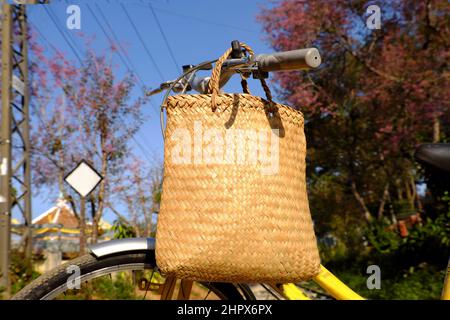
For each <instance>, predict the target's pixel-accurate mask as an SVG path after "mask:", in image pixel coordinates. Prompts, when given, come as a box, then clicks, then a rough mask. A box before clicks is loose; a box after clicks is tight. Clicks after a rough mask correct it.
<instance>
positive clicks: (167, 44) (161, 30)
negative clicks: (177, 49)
mask: <svg viewBox="0 0 450 320" xmlns="http://www.w3.org/2000/svg"><path fill="white" fill-rule="evenodd" d="M148 7H149V8H150V10H151V12H152V14H153V17H154V18H155V21H156V24H157V25H158V28H159V31H160V32H161V36H162V37H163V39H164V42H165V43H166V47H167V49H168V50H169V53H170V56H171V57H172V61H173V63H174V64H175V67H176V68H177V72H178V71H179V70H180V66H179V65H178V62H177V59H175V55H174V54H173V51H172V48H171V47H170V45H169V41H167V37H166V35H165V33H164V30H163V28H162V26H161V23H160V22H159V19H158V16H157V15H156V12H155V10H153V6H152V4H151V3H149V4H148Z"/></svg>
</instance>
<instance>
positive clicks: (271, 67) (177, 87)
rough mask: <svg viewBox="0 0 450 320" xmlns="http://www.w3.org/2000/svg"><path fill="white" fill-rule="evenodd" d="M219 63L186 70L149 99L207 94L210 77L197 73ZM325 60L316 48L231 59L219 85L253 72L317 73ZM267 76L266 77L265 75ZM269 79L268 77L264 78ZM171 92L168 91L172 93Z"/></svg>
mask: <svg viewBox="0 0 450 320" xmlns="http://www.w3.org/2000/svg"><path fill="white" fill-rule="evenodd" d="M215 61H216V60H212V61H207V62H204V63H202V64H199V65H197V66H191V65H189V66H185V67H186V68H184V69H183V71H184V73H183V74H182V75H181V76H180V77H179V78H178V79H177V80H173V81H167V82H164V83H162V84H161V85H160V87H159V88H157V89H154V90H152V91H150V92H147V95H153V94H156V93H159V92H161V91H162V90H165V89H170V90H174V92H185V91H186V90H187V91H189V90H192V89H194V90H195V91H198V92H200V93H206V90H207V87H208V81H209V79H210V78H209V77H200V78H199V77H197V76H196V72H197V71H198V70H209V69H211V68H212V66H211V64H212V63H214V62H215ZM321 62H322V59H321V57H320V53H319V50H317V49H316V48H306V49H297V50H291V51H285V52H278V53H272V54H259V55H256V56H252V57H249V56H244V57H241V58H231V59H227V60H225V61H224V63H223V64H222V74H221V78H220V81H219V84H220V87H222V86H223V85H225V83H226V82H227V81H228V80H229V79H230V78H231V76H232V75H233V74H235V73H243V74H247V76H248V75H249V74H251V73H252V72H255V73H257V72H263V73H267V72H271V71H289V70H302V69H315V68H317V67H319V65H320V64H321ZM263 76H264V75H263ZM265 77H267V75H266V76H265ZM170 90H169V91H170Z"/></svg>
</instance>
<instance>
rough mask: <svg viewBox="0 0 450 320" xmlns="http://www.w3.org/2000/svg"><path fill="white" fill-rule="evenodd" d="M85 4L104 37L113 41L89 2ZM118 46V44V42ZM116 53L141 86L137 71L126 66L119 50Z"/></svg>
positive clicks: (142, 84)
mask: <svg viewBox="0 0 450 320" xmlns="http://www.w3.org/2000/svg"><path fill="white" fill-rule="evenodd" d="M86 6H87V7H88V10H89V11H90V13H91V15H92V16H93V17H94V20H95V21H96V22H97V24H98V26H99V27H100V29H101V30H102V32H103V34H104V35H105V37H106V38H107V39H108V40H109V42H110V43H111V44H113V43H114V41H113V40H112V39H111V37H110V36H109V35H108V33H107V32H106V30H105V28H103V25H102V24H101V23H100V21H99V20H98V18H97V16H96V15H95V13H94V11H93V10H92V9H91V6H90V5H89V3H87V4H86ZM118 45H119V47H121V46H120V44H119V43H118ZM117 55H118V56H119V58H120V60H121V61H122V63H123V65H124V66H125V68H126V69H127V70H128V72H131V73H133V74H135V75H136V77H137V78H138V81H139V82H140V84H141V86H142V87H143V86H144V83H143V82H142V79H141V78H140V77H139V75H138V74H137V72H135V71H134V70H131V69H130V66H128V64H127V62H126V61H125V59H124V57H123V56H122V54H121V53H120V51H117Z"/></svg>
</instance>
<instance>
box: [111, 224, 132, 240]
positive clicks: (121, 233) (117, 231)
mask: <svg viewBox="0 0 450 320" xmlns="http://www.w3.org/2000/svg"><path fill="white" fill-rule="evenodd" d="M111 230H112V231H114V239H124V238H134V237H136V232H135V231H134V229H133V227H132V226H130V225H129V224H127V223H126V222H125V221H123V220H122V219H118V220H115V221H114V224H113V226H112V227H111Z"/></svg>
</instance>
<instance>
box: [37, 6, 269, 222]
mask: <svg viewBox="0 0 450 320" xmlns="http://www.w3.org/2000/svg"><path fill="white" fill-rule="evenodd" d="M50 2H51V4H50V5H49V8H48V9H49V10H44V6H42V5H36V6H29V8H28V17H29V21H30V22H31V24H30V27H31V28H32V27H36V28H37V30H38V32H40V33H41V34H43V35H44V36H45V38H46V40H44V39H40V40H39V42H40V43H41V44H42V45H43V46H44V47H45V48H46V49H47V52H49V53H51V50H52V49H51V46H54V47H56V48H58V49H60V50H62V51H63V52H64V53H66V54H67V56H68V57H69V58H70V59H72V60H74V61H76V56H75V54H74V53H73V50H72V49H71V48H70V46H69V45H68V44H67V42H66V40H65V39H64V38H63V36H62V35H61V31H59V30H58V29H57V27H56V26H55V23H54V22H53V20H52V19H51V18H50V17H49V14H48V12H47V11H49V12H50V14H53V17H54V19H55V22H56V23H57V25H58V27H59V29H60V30H62V31H63V32H64V33H65V36H66V39H67V40H68V41H69V42H72V43H74V44H72V47H74V50H75V51H78V52H79V54H80V55H81V54H82V51H83V49H84V46H83V43H84V40H83V39H82V38H80V37H79V35H78V30H69V29H68V28H67V27H66V20H67V18H68V16H69V15H68V14H67V13H66V9H67V7H68V6H69V5H70V4H77V5H79V7H80V9H81V30H80V31H81V32H82V33H84V34H85V35H87V36H95V42H94V48H96V50H99V51H102V50H106V48H107V47H108V43H109V42H108V39H107V38H106V36H105V34H104V33H103V31H102V29H101V28H100V27H99V25H98V23H97V21H96V20H95V18H94V16H93V15H92V14H91V12H90V10H89V7H90V8H91V10H93V11H94V14H95V15H96V16H97V19H98V20H99V22H100V23H101V24H102V26H103V28H104V29H105V30H106V31H107V33H108V34H109V36H110V37H111V38H113V35H112V33H111V31H110V30H109V28H108V25H107V24H106V21H107V23H108V24H109V25H110V26H111V28H112V29H113V31H114V33H115V36H117V38H118V39H119V41H120V43H121V44H122V45H123V47H125V48H126V50H127V52H128V57H129V60H130V61H131V63H132V65H133V69H134V70H133V71H135V72H136V73H137V75H138V76H139V77H140V78H141V79H142V82H144V84H145V85H146V86H148V87H157V86H158V85H159V84H160V83H161V82H162V79H161V78H163V80H166V81H167V80H171V79H174V78H176V77H177V76H179V74H180V70H178V69H177V67H176V64H175V62H174V60H175V61H176V63H177V64H178V65H179V66H182V65H185V64H197V63H199V62H202V61H205V60H209V59H215V58H217V57H219V56H220V55H221V54H222V53H223V52H224V51H225V50H226V49H227V48H228V46H229V45H230V42H231V41H232V40H235V39H237V40H240V41H242V42H245V43H247V44H249V45H250V46H251V47H252V48H253V49H254V51H255V52H256V53H270V52H272V51H273V50H272V49H271V48H270V46H269V45H268V42H267V41H265V35H264V33H263V31H262V27H261V25H260V24H259V23H258V22H257V21H256V16H257V14H258V13H259V12H260V7H261V5H268V3H267V2H265V1H256V0H247V1H242V0H241V1H237V0H228V1H226V2H223V1H211V0H210V1H207V0H192V1H182V0H159V1H158V0H155V1H149V0H141V1H139V0H135V1H119V0H110V1H108V0H97V1H63V0H60V1H56V0H53V1H50ZM121 3H122V4H124V5H125V7H126V11H124V10H123V8H122V6H121ZM149 3H151V5H152V7H153V9H154V11H155V13H156V15H157V18H158V20H159V22H160V25H161V27H162V29H163V32H164V34H165V36H166V39H167V41H168V43H169V46H170V48H171V49H172V52H173V56H174V58H175V59H173V58H172V56H171V54H170V51H169V49H168V48H167V45H166V43H165V41H164V38H163V36H162V34H161V32H160V29H159V27H158V24H157V22H156V20H155V18H154V16H153V14H152V11H151V9H150V7H149ZM87 4H89V7H88V6H87ZM127 13H128V15H129V16H130V18H131V19H132V21H133V23H134V24H135V26H136V27H137V29H138V30H139V34H140V37H141V38H142V39H143V41H144V44H145V46H146V47H147V49H148V51H149V52H150V54H151V56H152V58H153V60H154V61H155V63H156V64H157V68H156V67H155V66H154V64H153V63H152V61H151V58H150V56H149V55H148V54H147V52H146V50H145V48H144V46H143V45H142V43H141V42H140V39H139V36H138V34H137V33H136V32H135V30H134V28H133V25H132V23H131V22H130V21H129V20H128V18H127V15H126V14H127ZM105 18H106V21H105V20H104V19H105ZM49 43H51V45H50V44H49ZM113 57H114V58H113V61H114V63H115V64H116V65H117V66H118V67H117V68H118V69H117V70H118V71H117V74H118V76H119V77H120V76H121V75H123V74H124V73H125V72H126V71H127V68H126V67H125V66H124V64H123V63H122V60H121V59H120V57H119V56H118V55H117V54H115V55H114V56H113ZM158 69H159V71H158ZM160 73H161V75H162V76H161V75H160ZM250 89H251V91H252V93H253V94H256V95H263V93H262V90H261V89H260V88H259V86H258V83H257V82H254V81H250ZM136 90H138V89H136ZM225 90H226V91H229V92H239V91H241V89H240V84H239V79H234V80H232V81H231V82H230V83H229V84H228V85H227V87H226V88H225ZM137 93H138V91H135V93H134V94H137ZM161 100H162V94H159V95H156V96H153V98H152V101H151V103H148V104H147V105H146V106H145V107H144V110H145V114H146V115H147V116H148V120H147V122H146V123H145V124H144V125H143V126H142V128H141V130H140V132H139V133H138V134H137V135H136V136H135V140H136V141H137V142H135V141H132V142H131V143H132V146H133V149H134V151H135V152H136V154H138V155H139V156H141V157H142V159H143V160H146V159H147V158H149V157H150V158H156V159H162V157H163V140H162V136H161V130H160V124H159V117H157V116H156V115H157V112H156V108H158V106H159V104H160V103H161ZM138 144H139V145H140V146H138ZM56 196H57V195H53V196H52V195H50V196H48V195H46V196H38V197H33V217H36V216H37V215H39V214H40V213H42V212H43V211H45V210H47V209H48V208H49V207H50V206H52V205H53V204H54V199H55V197H56ZM114 218H115V217H114V215H113V214H106V219H107V220H109V221H112V220H114Z"/></svg>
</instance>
